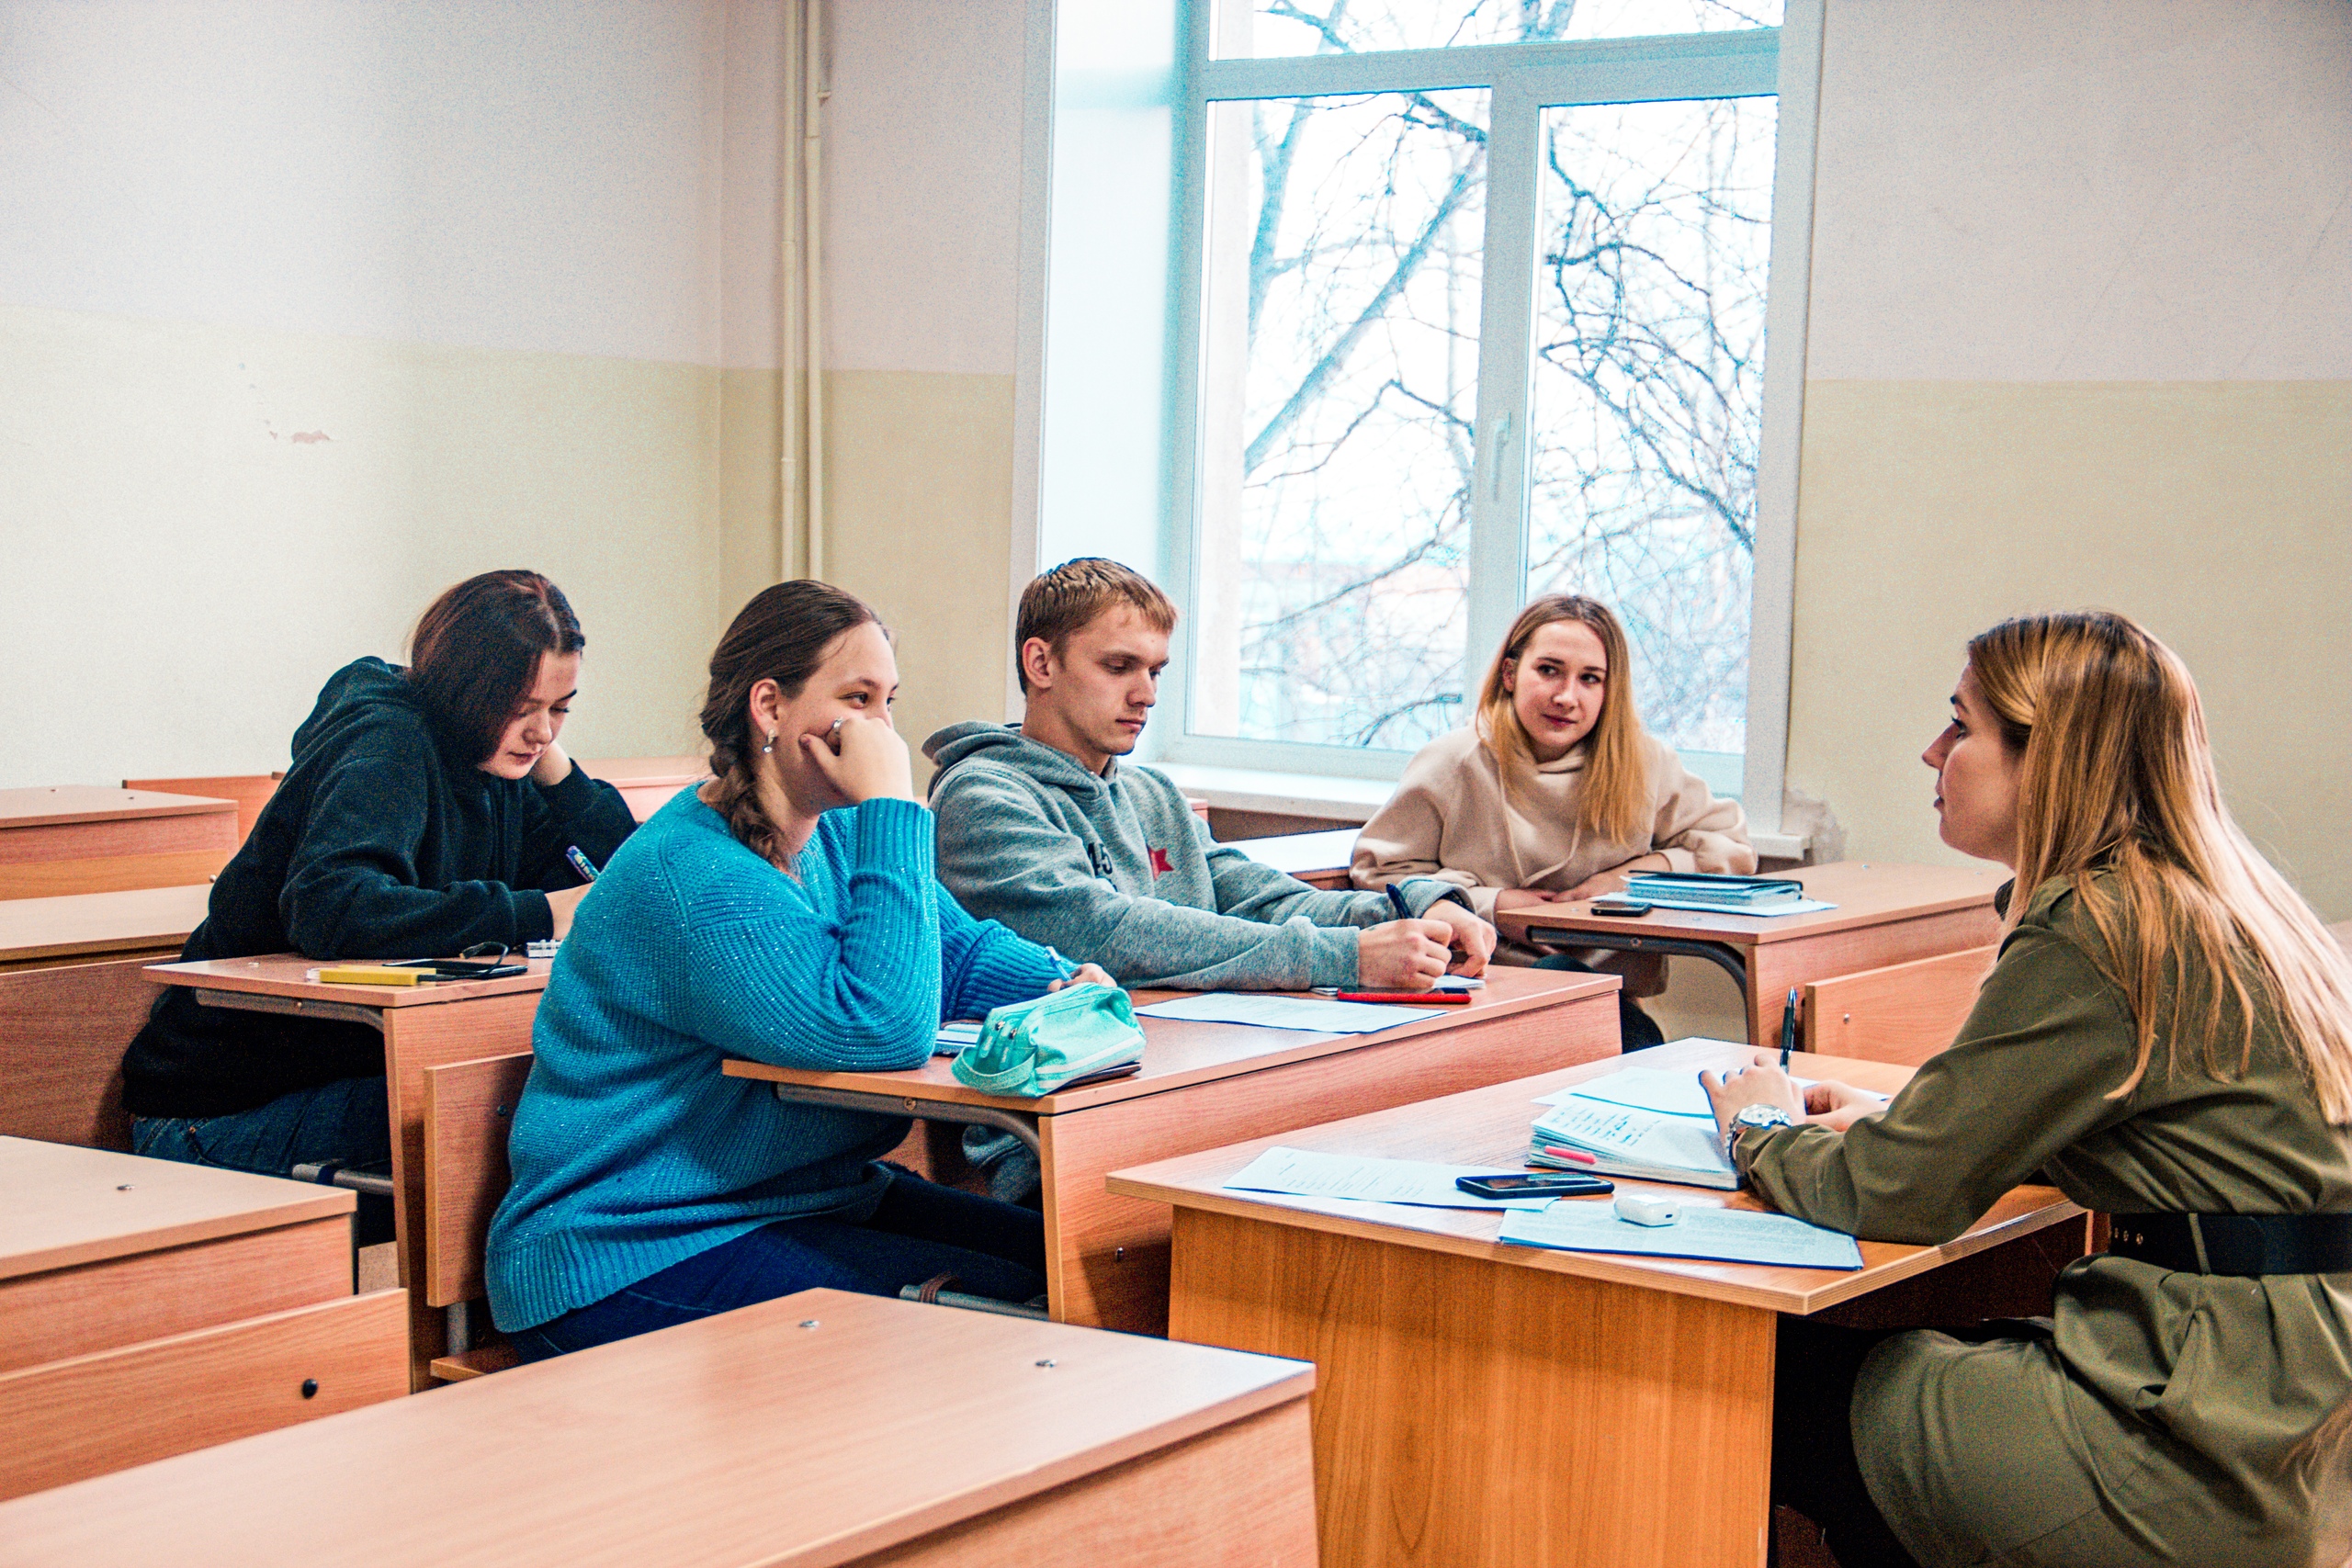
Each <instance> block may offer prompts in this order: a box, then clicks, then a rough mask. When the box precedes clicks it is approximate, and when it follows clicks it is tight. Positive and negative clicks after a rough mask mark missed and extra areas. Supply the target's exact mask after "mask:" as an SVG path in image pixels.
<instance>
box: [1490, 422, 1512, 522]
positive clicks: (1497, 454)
mask: <svg viewBox="0 0 2352 1568" xmlns="http://www.w3.org/2000/svg"><path fill="white" fill-rule="evenodd" d="M1509 440H1510V414H1508V413H1506V414H1504V415H1503V416H1502V418H1500V419H1498V420H1497V421H1496V422H1495V442H1494V445H1493V446H1491V447H1490V448H1488V450H1487V500H1488V501H1500V500H1501V499H1502V498H1503V443H1505V442H1506V441H1509Z"/></svg>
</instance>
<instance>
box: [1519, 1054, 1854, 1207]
mask: <svg viewBox="0 0 2352 1568" xmlns="http://www.w3.org/2000/svg"><path fill="white" fill-rule="evenodd" d="M1706 1043H1708V1044H1715V1045H1727V1046H1728V1045H1730V1043H1729V1042H1727V1041H1720V1040H1716V1041H1708V1042H1706ZM1731 1048H1732V1049H1735V1050H1736V1049H1739V1048H1740V1047H1737V1046H1731ZM1796 1082H1797V1087H1798V1088H1800V1089H1810V1088H1812V1087H1813V1080H1812V1079H1810V1078H1799V1079H1797V1080H1796ZM1535 1103H1537V1104H1538V1105H1548V1106H1550V1107H1552V1109H1551V1110H1550V1111H1546V1112H1545V1113H1544V1115H1542V1116H1540V1117H1538V1118H1536V1122H1535V1129H1534V1134H1533V1146H1532V1148H1531V1149H1530V1151H1529V1153H1528V1156H1527V1161H1528V1163H1529V1164H1530V1165H1540V1166H1544V1167H1548V1168H1552V1169H1555V1170H1586V1171H1590V1172H1592V1173H1593V1174H1595V1175H1597V1176H1630V1177H1634V1178H1635V1179H1639V1180H1643V1181H1673V1182H1679V1183H1681V1184H1683V1185H1685V1186H1690V1187H1713V1188H1715V1189H1717V1190H1723V1191H1729V1190H1732V1189H1733V1188H1736V1187H1737V1186H1738V1185H1739V1175H1738V1173H1737V1172H1736V1171H1735V1170H1734V1169H1733V1168H1732V1167H1731V1163H1730V1162H1729V1161H1728V1160H1726V1159H1724V1151H1723V1142H1722V1138H1721V1135H1720V1134H1718V1132H1717V1131H1716V1128H1715V1112H1714V1108H1713V1106H1712V1105H1710V1104H1709V1103H1708V1101H1707V1091H1706V1090H1705V1089H1702V1088H1701V1087H1700V1084H1699V1075H1698V1074H1696V1073H1668V1072H1661V1071H1659V1070H1658V1069H1657V1068H1655V1067H1623V1068H1620V1069H1619V1070H1618V1071H1616V1072H1613V1073H1608V1074H1605V1075H1603V1076H1602V1077H1597V1078H1589V1079H1588V1080H1586V1081H1585V1082H1583V1083H1580V1084H1577V1086H1576V1087H1575V1088H1573V1089H1560V1090H1558V1091H1557V1092H1555V1093H1553V1094H1547V1095H1545V1096H1544V1098H1543V1099H1541V1100H1537V1101H1536V1102H1535ZM1578 1156H1582V1157H1578Z"/></svg>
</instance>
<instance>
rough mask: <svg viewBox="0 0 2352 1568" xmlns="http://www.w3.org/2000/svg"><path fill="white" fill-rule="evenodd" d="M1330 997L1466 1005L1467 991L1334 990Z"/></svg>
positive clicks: (1417, 1003) (1420, 1004)
mask: <svg viewBox="0 0 2352 1568" xmlns="http://www.w3.org/2000/svg"><path fill="white" fill-rule="evenodd" d="M1331 999H1332V1000H1334V1001H1341V1002H1405V1003H1407V1004H1408V1005H1410V1006H1413V1007H1430V1008H1453V1007H1467V1006H1469V1004H1470V993H1469V992H1467V991H1335V992H1333V993H1332V996H1331Z"/></svg>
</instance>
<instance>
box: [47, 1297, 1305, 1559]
mask: <svg viewBox="0 0 2352 1568" xmlns="http://www.w3.org/2000/svg"><path fill="white" fill-rule="evenodd" d="M1314 1382H1315V1373H1314V1369H1313V1368H1311V1367H1307V1366H1305V1365H1302V1364H1301V1363H1299V1362H1297V1361H1287V1360H1272V1359H1267V1358H1264V1357H1259V1356H1246V1355H1238V1354H1236V1353H1234V1352H1232V1351H1228V1350H1213V1349H1207V1348H1202V1347H1199V1346H1193V1345H1170V1344H1169V1343H1167V1342H1166V1341H1164V1340H1157V1339H1138V1338H1135V1337H1130V1336H1126V1335H1118V1334H1098V1333H1094V1332H1091V1331H1089V1330H1086V1329H1077V1328H1065V1327H1063V1326H1061V1325H1057V1324H1049V1323H1037V1322H1034V1321H1030V1320H1026V1319H1022V1318H1012V1317H1001V1316H997V1315H994V1314H988V1313H978V1312H958V1311H956V1310H955V1309H953V1308H950V1307H939V1306H923V1305H920V1304H918V1303H913V1302H899V1301H888V1300H883V1299H880V1298H876V1297H873V1296H859V1295H851V1294H847V1293H845V1292H839V1291H804V1292H800V1293H799V1294H797V1295H791V1296H786V1297H784V1298H783V1299H781V1300H779V1301H773V1302H763V1303H760V1304H759V1305H757V1306H751V1307H745V1308H743V1309H742V1310H741V1311H740V1312H730V1313H726V1314H720V1315H718V1316H716V1317H709V1318H705V1319H702V1320H701V1321H699V1322H695V1323H689V1324H684V1325H680V1326H678V1327H675V1328H669V1329H663V1330H662V1331H661V1332H659V1333H655V1334H647V1335H642V1336H640V1337H637V1338H635V1339H625V1340H622V1341H619V1342H618V1343H616V1344H612V1345H605V1346H599V1347H597V1348H594V1349H592V1350H582V1351H580V1352H577V1353H576V1354H573V1355H570V1356H563V1357H560V1358H558V1359H554V1360H551V1361H543V1362H540V1363H538V1364H537V1365H534V1366H527V1367H517V1368H515V1369H514V1370H513V1371H504V1372H501V1373H499V1374H498V1375H497V1376H496V1377H489V1378H479V1379H476V1380H474V1381H473V1382H465V1383H459V1384H457V1385H455V1386H453V1387H450V1388H446V1389H443V1390H441V1391H439V1392H438V1393H435V1394H434V1395H433V1396H432V1397H431V1398H429V1399H402V1400H395V1401H393V1402H391V1403H390V1404H379V1405H376V1406H374V1407H372V1408H370V1409H367V1410H359V1411H354V1412H352V1413H351V1414H349V1415H346V1416H337V1417H336V1418H335V1419H334V1420H331V1421H323V1422H319V1423H316V1424H314V1425H312V1426H309V1427H304V1428H303V1429H302V1430H300V1431H299V1432H277V1433H272V1434H269V1435H268V1436H266V1437H259V1438H252V1439H250V1440H249V1441H246V1442H242V1443H232V1444H231V1445H229V1446H228V1447H226V1448H218V1449H212V1450H207V1451H206V1452H203V1453H197V1454H187V1455H183V1456H182V1457H180V1458H178V1459H174V1460H167V1461H164V1462H163V1463H161V1464H152V1465H147V1466H145V1467H143V1468H141V1469H139V1470H133V1471H127V1472H123V1473H121V1474H119V1475H111V1476H106V1477H103V1478H101V1479H99V1480H96V1481H92V1482H88V1483H85V1484H83V1485H80V1486H76V1487H72V1488H69V1489H66V1490H63V1491H59V1492H51V1493H45V1494H42V1495H40V1496H36V1497H26V1498H21V1499H19V1500H17V1502H14V1503H10V1504H7V1505H5V1506H0V1564H6V1565H9V1568H17V1565H20V1564H21V1565H29V1564H35V1563H40V1564H62V1563H72V1564H74V1565H75V1568H106V1565H109V1564H119V1565H121V1568H132V1565H137V1568H152V1565H153V1564H158V1563H169V1564H172V1565H173V1568H319V1565H320V1564H322V1563H328V1562H332V1563H334V1564H336V1565H337V1568H414V1565H416V1564H419V1563H431V1564H435V1565H439V1568H468V1565H472V1564H481V1565H482V1568H575V1565H577V1564H582V1563H613V1564H619V1563H629V1564H636V1563H648V1564H652V1563H659V1564H662V1568H754V1565H757V1568H833V1565H836V1564H845V1563H855V1564H867V1565H872V1568H881V1565H882V1564H886V1563H887V1564H889V1565H891V1568H949V1565H954V1564H960V1565H970V1568H979V1565H982V1564H986V1565H989V1568H1001V1565H1003V1564H1009V1563H1020V1564H1023V1565H1035V1568H1101V1565H1103V1564H1106V1563H1108V1564H1117V1565H1119V1568H1315V1514H1314V1494H1313V1491H1312V1485H1313V1482H1312V1475H1311V1466H1310V1459H1309V1447H1308V1436H1307V1395H1308V1393H1309V1392H1310V1390H1312V1388H1313V1387H1314Z"/></svg>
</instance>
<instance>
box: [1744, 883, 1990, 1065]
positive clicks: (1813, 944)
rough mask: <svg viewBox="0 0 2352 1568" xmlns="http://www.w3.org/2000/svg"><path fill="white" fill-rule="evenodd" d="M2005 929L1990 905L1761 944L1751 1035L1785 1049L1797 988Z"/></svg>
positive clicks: (1750, 957) (1948, 949) (1750, 972)
mask: <svg viewBox="0 0 2352 1568" xmlns="http://www.w3.org/2000/svg"><path fill="white" fill-rule="evenodd" d="M2000 928H2001V917H2000V916H1999V915H1997V914H1996V913H1994V911H1993V907H1992V906H1991V905H1990V904H1982V905H1978V906H1976V907H1975V908H1967V909H1953V910H1951V911H1950V912H1948V913H1945V914H1940V915H1922V916H1920V917H1918V918H1917V919H1908V920H1888V921H1885V922H1883V924H1879V925H1869V926H1853V927H1849V928H1848V929H1846V930H1844V931H1823V932H1822V933H1820V934H1819V935H1818V936H1806V937H1797V938H1792V940H1790V941H1787V942H1758V943H1757V944H1756V945H1755V946H1754V947H1752V948H1750V949H1749V950H1748V953H1747V976H1748V985H1747V1037H1748V1038H1749V1039H1750V1040H1752V1041H1754V1042H1755V1043H1757V1044H1758V1045H1762V1046H1764V1047H1766V1048H1768V1049H1777V1048H1778V1047H1779V1045H1780V1043H1781V1007H1782V1004H1784V1003H1785V1002H1786V1001H1787V999H1788V995H1789V987H1791V986H1803V985H1805V984H1807V983H1808V982H1810V981H1814V980H1826V979H1828V978H1830V977H1831V976H1838V975H1853V974H1858V973H1860V971H1862V970H1864V969H1879V968H1883V967H1884V966H1886V965H1887V964H1907V963H1909V962H1911V961H1912V960H1913V959H1917V958H1933V957H1936V956H1938V955H1939V954H1942V953H1959V952H1961V951H1962V950H1964V949H1967V948H1972V947H1983V946H1984V945H1985V944H1986V943H1987V942H1992V941H1993V940H1994V938H1995V937H1996V935H1998V933H1999V931H2000Z"/></svg>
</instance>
